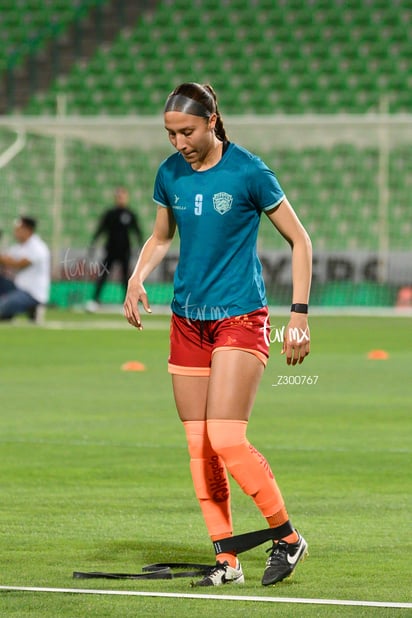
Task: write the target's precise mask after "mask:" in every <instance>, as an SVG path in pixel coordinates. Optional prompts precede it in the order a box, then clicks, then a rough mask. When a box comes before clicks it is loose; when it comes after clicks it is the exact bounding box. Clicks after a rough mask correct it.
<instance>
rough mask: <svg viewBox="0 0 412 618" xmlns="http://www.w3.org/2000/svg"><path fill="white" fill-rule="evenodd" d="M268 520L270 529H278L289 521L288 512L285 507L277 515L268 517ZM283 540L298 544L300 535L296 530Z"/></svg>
mask: <svg viewBox="0 0 412 618" xmlns="http://www.w3.org/2000/svg"><path fill="white" fill-rule="evenodd" d="M266 520H267V522H268V524H269V528H277V527H278V526H281V525H282V524H285V523H286V522H287V521H288V520H289V516H288V512H287V510H286V509H285V507H283V509H281V510H280V511H279V513H275V514H274V515H270V517H266ZM283 540H284V541H286V543H297V542H298V541H299V535H298V533H297V532H296V530H294V531H293V532H291V533H290V534H288V535H287V536H285V537H283Z"/></svg>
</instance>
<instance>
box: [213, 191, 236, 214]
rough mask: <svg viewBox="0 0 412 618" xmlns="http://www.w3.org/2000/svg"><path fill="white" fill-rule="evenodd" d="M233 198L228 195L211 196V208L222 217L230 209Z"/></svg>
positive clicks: (222, 193) (217, 194)
mask: <svg viewBox="0 0 412 618" xmlns="http://www.w3.org/2000/svg"><path fill="white" fill-rule="evenodd" d="M232 202H233V197H232V196H231V195H229V193H224V192H223V191H222V192H221V193H215V194H214V196H213V208H214V209H215V210H217V212H218V213H219V215H224V214H225V213H226V212H228V211H229V210H230V209H231V208H232Z"/></svg>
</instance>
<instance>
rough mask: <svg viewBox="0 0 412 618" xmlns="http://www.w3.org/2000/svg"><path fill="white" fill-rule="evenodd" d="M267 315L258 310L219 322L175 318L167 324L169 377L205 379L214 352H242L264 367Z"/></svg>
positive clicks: (266, 349)
mask: <svg viewBox="0 0 412 618" xmlns="http://www.w3.org/2000/svg"><path fill="white" fill-rule="evenodd" d="M269 328H270V324H269V312H268V308H267V307H262V308H261V309H257V310H256V311H252V312H251V313H246V314H245V315H237V316H233V317H231V318H225V319H223V320H189V319H187V318H183V317H180V316H178V315H176V314H173V315H172V321H171V324H170V356H169V373H175V374H178V375H187V376H208V375H209V374H210V367H211V362H212V356H213V354H214V353H215V352H216V351H217V350H222V349H224V350H244V351H245V352H250V353H251V354H254V355H255V356H257V357H258V359H259V360H260V361H261V362H262V363H263V364H264V365H265V366H266V363H267V360H268V357H269V337H268V335H267V332H268V330H269Z"/></svg>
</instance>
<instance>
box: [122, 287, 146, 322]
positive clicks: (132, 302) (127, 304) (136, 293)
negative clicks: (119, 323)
mask: <svg viewBox="0 0 412 618" xmlns="http://www.w3.org/2000/svg"><path fill="white" fill-rule="evenodd" d="M139 302H140V303H142V305H143V308H144V310H145V311H146V313H152V310H151V308H150V304H149V299H148V297H147V293H146V290H145V288H144V285H143V284H142V283H137V284H136V282H134V281H131V280H130V281H129V285H128V286H127V293H126V298H125V301H124V304H123V312H124V315H125V318H126V320H127V321H128V322H129V324H131V325H132V326H134V327H135V328H137V329H138V330H143V326H142V321H141V318H140V312H139Z"/></svg>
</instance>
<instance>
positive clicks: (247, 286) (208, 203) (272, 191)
mask: <svg viewBox="0 0 412 618" xmlns="http://www.w3.org/2000/svg"><path fill="white" fill-rule="evenodd" d="M284 197H285V196H284V193H283V191H282V189H281V187H280V185H279V182H278V180H277V178H276V176H275V174H274V173H273V172H272V170H270V169H269V168H268V167H267V165H266V164H265V163H263V161H262V160H261V159H260V158H259V157H257V156H255V155H253V154H251V153H250V152H248V151H247V150H245V149H244V148H241V147H240V146H238V145H236V144H233V143H229V144H228V147H227V149H226V151H225V152H224V154H223V156H222V158H221V160H220V161H219V162H218V163H217V165H215V166H214V167H212V168H210V169H208V170H205V171H200V172H198V171H195V170H193V169H192V167H191V165H189V164H188V163H187V162H186V161H185V160H184V158H183V157H182V155H181V154H180V153H175V154H173V155H171V156H170V157H168V158H167V159H166V160H165V161H163V163H162V164H161V165H160V167H159V170H158V173H157V176H156V181H155V187H154V196H153V199H154V201H155V202H156V203H157V204H159V205H160V206H164V207H166V208H171V209H172V211H173V215H174V218H175V220H176V225H177V229H178V231H179V236H180V255H179V261H178V265H177V268H176V271H175V276H174V298H173V301H172V311H173V312H174V313H176V314H177V315H179V316H182V317H186V318H188V319H191V320H218V319H223V318H225V317H229V316H236V315H243V314H245V313H250V312H251V311H254V310H255V309H259V308H260V307H263V306H265V305H266V304H267V300H266V292H265V285H264V281H263V276H262V265H261V263H260V260H259V258H258V255H257V249H256V241H257V234H258V228H259V222H260V216H261V213H262V211H265V210H271V209H273V208H275V207H276V206H278V205H279V204H280V203H281V202H282V200H283V199H284Z"/></svg>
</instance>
